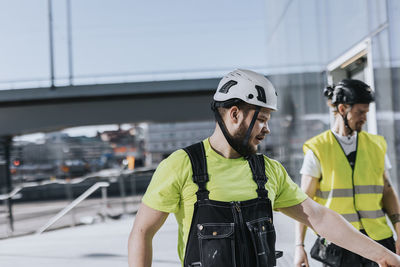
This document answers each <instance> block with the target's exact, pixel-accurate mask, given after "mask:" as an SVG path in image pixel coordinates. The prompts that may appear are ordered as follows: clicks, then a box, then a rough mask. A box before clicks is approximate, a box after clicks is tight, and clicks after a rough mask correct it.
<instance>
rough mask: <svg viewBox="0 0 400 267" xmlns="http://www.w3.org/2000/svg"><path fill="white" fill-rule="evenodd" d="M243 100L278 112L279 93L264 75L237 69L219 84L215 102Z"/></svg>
mask: <svg viewBox="0 0 400 267" xmlns="http://www.w3.org/2000/svg"><path fill="white" fill-rule="evenodd" d="M235 98H236V99H241V100H243V101H244V102H246V103H249V104H251V105H255V106H260V107H265V108H269V109H272V110H277V93H276V90H275V88H274V86H273V85H272V83H271V82H270V81H269V80H268V79H267V78H265V76H264V75H262V74H259V73H256V72H254V71H250V70H242V69H237V70H234V71H232V72H230V73H228V74H227V75H225V76H224V77H223V78H222V79H221V81H220V82H219V84H218V88H217V91H216V92H215V94H214V101H217V102H224V101H227V100H230V99H235Z"/></svg>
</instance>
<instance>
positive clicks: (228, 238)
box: [197, 223, 236, 267]
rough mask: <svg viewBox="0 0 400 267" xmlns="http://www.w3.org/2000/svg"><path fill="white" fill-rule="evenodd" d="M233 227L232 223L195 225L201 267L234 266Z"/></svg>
mask: <svg viewBox="0 0 400 267" xmlns="http://www.w3.org/2000/svg"><path fill="white" fill-rule="evenodd" d="M234 226H235V225H234V224H233V223H204V224H198V225H197V236H198V239H199V249H200V261H201V266H203V267H223V266H229V267H234V266H236V263H235V235H234Z"/></svg>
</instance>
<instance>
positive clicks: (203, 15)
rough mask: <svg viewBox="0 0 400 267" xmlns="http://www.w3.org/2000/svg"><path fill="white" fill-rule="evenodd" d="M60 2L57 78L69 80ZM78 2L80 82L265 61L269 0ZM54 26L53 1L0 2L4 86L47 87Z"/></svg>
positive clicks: (207, 71)
mask: <svg viewBox="0 0 400 267" xmlns="http://www.w3.org/2000/svg"><path fill="white" fill-rule="evenodd" d="M52 3H53V4H52V5H53V6H52V11H53V13H52V14H53V29H54V46H53V47H54V62H55V64H54V66H55V75H56V78H57V80H56V81H57V84H58V85H63V84H65V83H67V82H68V76H69V53H68V38H67V36H68V35H67V16H66V14H67V8H66V7H67V5H66V3H67V1H66V0H57V1H52ZM70 3H71V14H72V15H71V28H72V34H71V41H72V42H71V43H72V46H71V47H72V57H71V58H72V67H73V76H74V78H75V81H74V82H75V83H96V82H98V81H100V82H101V81H107V78H109V80H112V79H113V78H114V79H122V78H121V76H125V77H127V78H128V79H129V77H130V76H136V77H137V78H138V79H142V80H149V79H150V80H154V79H165V78H164V77H165V75H166V74H176V73H180V75H181V77H186V76H187V75H186V76H185V73H197V74H198V75H203V76H210V75H212V73H218V76H219V75H220V72H224V73H225V72H226V71H227V70H230V69H231V68H232V67H236V66H241V67H242V66H246V67H250V68H262V67H263V66H265V61H266V59H265V56H266V54H265V40H266V39H265V27H266V24H265V23H266V22H265V16H264V10H265V2H264V1H260V0H257V1H227V0H221V1H212V0H204V1H194V0H185V1H184V0H170V1H162V0H157V1H154V0H151V1H128V0H114V1H105V0H85V1H77V0H71V2H70ZM48 25H49V24H48V1H47V0H35V1H31V0H17V1H11V0H2V1H0V34H1V36H2V40H1V49H0V60H1V61H0V84H1V83H3V84H4V83H7V82H9V81H17V82H21V81H32V80H34V81H36V83H32V84H31V85H30V84H29V83H27V82H25V84H24V86H33V87H37V86H47V83H46V80H47V79H48V77H49V75H50V63H49V62H50V59H49V54H50V53H49V29H48ZM157 75H158V76H161V77H160V78H157ZM162 75H164V76H162ZM194 75H196V74H194ZM214 75H215V74H214ZM20 84H21V83H20ZM35 85H36V86H35ZM13 86H14V88H18V83H13Z"/></svg>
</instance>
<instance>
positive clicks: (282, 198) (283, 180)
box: [274, 163, 307, 209]
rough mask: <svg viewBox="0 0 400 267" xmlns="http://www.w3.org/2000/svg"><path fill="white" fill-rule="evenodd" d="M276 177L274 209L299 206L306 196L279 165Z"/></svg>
mask: <svg viewBox="0 0 400 267" xmlns="http://www.w3.org/2000/svg"><path fill="white" fill-rule="evenodd" d="M279 167H280V168H279V169H278V173H277V174H278V177H277V194H276V197H275V201H274V209H279V208H287V207H291V206H295V205H297V204H300V203H301V202H303V201H304V200H306V199H307V195H306V194H305V193H304V192H303V191H302V190H301V188H300V187H299V186H298V185H297V184H296V183H295V182H293V180H292V179H291V178H290V177H289V175H288V173H287V172H286V170H285V168H284V167H283V166H282V165H281V164H280V163H279Z"/></svg>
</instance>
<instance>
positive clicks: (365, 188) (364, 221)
mask: <svg viewBox="0 0 400 267" xmlns="http://www.w3.org/2000/svg"><path fill="white" fill-rule="evenodd" d="M386 146H387V145H386V141H385V139H384V138H383V137H382V136H379V135H373V134H369V133H366V132H364V131H361V132H359V133H358V136H357V152H356V161H355V165H354V171H353V169H352V168H351V166H350V164H349V162H348V160H347V158H346V155H345V154H344V152H343V149H342V147H341V146H340V144H339V142H338V140H336V137H335V136H334V134H333V133H332V132H331V131H330V130H328V131H325V132H323V133H321V134H319V135H317V136H315V137H313V138H311V139H310V140H308V141H307V142H306V143H305V144H304V146H303V151H304V154H305V153H306V152H307V151H308V150H309V149H311V150H312V152H313V153H314V154H315V156H316V157H317V158H318V160H319V161H320V163H321V171H322V177H321V179H320V181H319V187H318V188H317V191H316V194H315V197H314V200H315V201H316V202H318V203H320V204H321V205H324V206H326V207H328V208H330V209H332V210H334V211H336V212H337V213H339V214H341V215H342V216H343V217H344V218H345V219H346V220H347V221H348V222H350V223H351V224H352V225H353V226H354V227H355V228H357V229H358V230H360V229H364V230H365V231H366V232H367V234H368V236H369V237H371V238H372V239H374V240H381V239H385V238H388V237H391V236H392V235H393V234H392V231H391V229H390V228H389V226H388V224H387V221H386V216H385V213H384V212H383V210H382V197H383V173H384V170H385V154H386Z"/></svg>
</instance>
